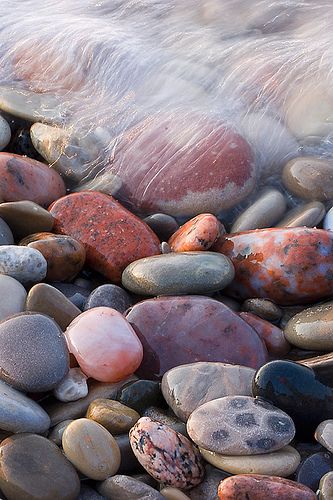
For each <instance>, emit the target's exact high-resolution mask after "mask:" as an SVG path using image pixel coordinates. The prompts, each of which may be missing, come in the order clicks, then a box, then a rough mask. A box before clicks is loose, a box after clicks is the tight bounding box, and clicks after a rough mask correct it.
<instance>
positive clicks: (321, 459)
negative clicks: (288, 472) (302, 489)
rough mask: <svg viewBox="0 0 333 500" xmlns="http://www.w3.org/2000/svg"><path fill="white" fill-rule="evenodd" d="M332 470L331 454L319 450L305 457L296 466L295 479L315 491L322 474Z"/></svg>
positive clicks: (332, 459) (332, 458) (332, 456)
mask: <svg viewBox="0 0 333 500" xmlns="http://www.w3.org/2000/svg"><path fill="white" fill-rule="evenodd" d="M332 470H333V455H332V454H331V453H329V452H319V453H315V454H314V455H310V456H309V457H308V458H306V459H305V460H304V461H303V462H302V463H301V465H300V466H299V468H298V471H297V473H296V481H297V482H298V483H301V484H304V485H305V486H308V487H309V488H311V490H313V491H315V492H316V491H317V489H318V487H319V482H320V480H321V478H322V477H323V475H324V474H326V473H327V472H330V471H332Z"/></svg>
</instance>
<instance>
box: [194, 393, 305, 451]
mask: <svg viewBox="0 0 333 500" xmlns="http://www.w3.org/2000/svg"><path fill="white" fill-rule="evenodd" d="M187 432H188V434H189V436H190V438H191V439H192V440H193V441H194V442H195V443H196V444H197V445H199V446H201V447H202V448H205V449H206V450H209V451H215V452H216V453H220V454H222V455H259V454H263V453H270V452H273V451H275V450H279V449H280V448H283V447H284V446H285V445H287V444H288V443H290V441H291V440H292V439H293V437H294V435H295V426H294V423H293V421H292V419H291V418H290V417H289V416H288V415H287V414H286V413H285V412H283V411H281V410H280V409H279V408H276V407H274V406H273V405H271V404H270V403H268V402H267V401H264V400H261V399H254V398H252V397H249V396H226V397H224V398H218V399H214V400H213V401H209V402H208V403H205V404H203V405H202V406H199V408H197V409H196V410H194V412H193V413H192V414H191V415H190V417H189V419H188V421H187Z"/></svg>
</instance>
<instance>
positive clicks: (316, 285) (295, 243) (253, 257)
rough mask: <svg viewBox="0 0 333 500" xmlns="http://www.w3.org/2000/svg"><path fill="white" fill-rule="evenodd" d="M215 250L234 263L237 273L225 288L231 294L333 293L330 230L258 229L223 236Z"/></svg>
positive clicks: (291, 299)
mask: <svg viewBox="0 0 333 500" xmlns="http://www.w3.org/2000/svg"><path fill="white" fill-rule="evenodd" d="M213 250H215V251H218V252H221V253H223V254H224V255H226V256H227V257H229V258H230V259H231V260H232V262H233V264H234V267H235V271H236V274H235V279H234V280H233V282H232V283H231V285H230V286H229V287H228V288H227V289H226V293H227V294H230V295H231V296H232V297H236V298H240V299H248V298H252V297H263V298H268V299H270V300H272V301H273V302H276V303H277V304H282V305H292V304H299V303H301V304H305V303H307V302H315V301H317V300H320V299H323V298H325V297H329V296H330V295H331V294H332V284H331V281H332V275H333V234H332V233H331V232H329V231H324V230H322V229H312V228H286V229H280V228H271V229H258V230H256V231H248V232H245V233H239V234H234V235H226V236H222V237H221V238H219V240H218V242H217V243H216V244H215V245H214V247H213ZM281 262H283V266H282V265H281Z"/></svg>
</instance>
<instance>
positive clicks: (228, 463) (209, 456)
mask: <svg viewBox="0 0 333 500" xmlns="http://www.w3.org/2000/svg"><path fill="white" fill-rule="evenodd" d="M200 453H201V455H202V456H203V458H204V459H205V460H206V461H207V462H209V463H210V464H212V465H214V466H215V467H218V468H219V469H222V470H223V471H225V472H230V473H231V474H265V475H267V476H279V477H289V476H291V475H292V474H293V473H294V472H295V471H296V469H297V467H298V466H299V464H300V462H301V456H300V454H299V453H298V451H297V450H295V448H293V447H292V446H284V447H283V448H281V449H280V450H277V451H273V452H272V453H264V454H262V455H249V456H246V457H244V456H238V455H234V456H232V455H221V454H219V453H216V452H214V451H208V450H205V449H203V448H200Z"/></svg>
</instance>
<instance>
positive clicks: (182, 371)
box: [161, 362, 255, 422]
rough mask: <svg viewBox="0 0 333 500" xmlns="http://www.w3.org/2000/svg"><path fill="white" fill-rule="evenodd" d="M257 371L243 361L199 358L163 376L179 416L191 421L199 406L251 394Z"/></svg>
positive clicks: (168, 397)
mask: <svg viewBox="0 0 333 500" xmlns="http://www.w3.org/2000/svg"><path fill="white" fill-rule="evenodd" d="M254 374H255V371H254V370H253V369H252V368H248V367H245V366H240V365H230V364H227V363H209V362H198V363H189V364H187V365H181V366H176V367H175V368H172V369H171V370H169V371H167V372H166V373H165V374H164V375H163V378H162V385H161V387H162V392H163V396H164V398H165V400H166V402H167V403H168V405H169V406H170V408H171V409H172V410H173V411H174V413H175V414H176V415H178V417H179V418H181V419H182V420H183V421H184V422H186V421H187V419H188V418H189V416H190V414H191V413H192V412H193V411H194V410H195V409H196V408H198V406H201V405H203V404H204V403H207V402H208V401H211V400H212V399H216V398H221V397H224V396H233V395H237V396H251V394H252V393H251V387H252V379H253V377H254Z"/></svg>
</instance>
